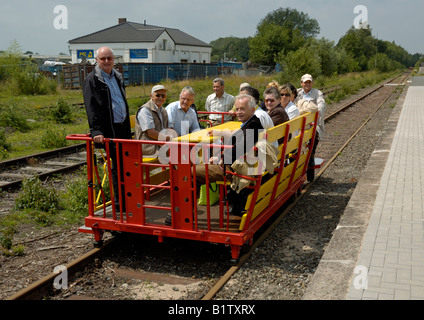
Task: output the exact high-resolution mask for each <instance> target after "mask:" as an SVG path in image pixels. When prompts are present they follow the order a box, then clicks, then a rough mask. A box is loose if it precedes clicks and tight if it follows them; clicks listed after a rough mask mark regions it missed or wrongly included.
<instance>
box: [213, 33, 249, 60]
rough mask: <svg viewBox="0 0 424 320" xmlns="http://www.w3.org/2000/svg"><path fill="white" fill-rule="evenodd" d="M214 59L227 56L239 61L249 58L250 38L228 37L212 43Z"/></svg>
mask: <svg viewBox="0 0 424 320" xmlns="http://www.w3.org/2000/svg"><path fill="white" fill-rule="evenodd" d="M210 45H211V46H212V61H220V60H221V59H222V58H223V57H224V53H225V56H226V57H227V58H229V59H237V60H238V61H247V60H249V38H237V37H226V38H219V39H217V40H214V41H212V42H211V43H210Z"/></svg>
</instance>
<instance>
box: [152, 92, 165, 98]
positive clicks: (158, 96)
mask: <svg viewBox="0 0 424 320" xmlns="http://www.w3.org/2000/svg"><path fill="white" fill-rule="evenodd" d="M155 96H156V98H166V94H165V93H155Z"/></svg>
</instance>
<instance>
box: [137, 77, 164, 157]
mask: <svg viewBox="0 0 424 320" xmlns="http://www.w3.org/2000/svg"><path fill="white" fill-rule="evenodd" d="M166 97H167V90H166V88H165V87H164V86H163V85H156V86H154V87H153V88H152V91H151V93H150V100H149V101H148V102H147V103H146V104H144V105H142V106H141V107H140V108H139V109H138V110H137V114H136V120H137V121H136V122H135V127H134V134H135V139H137V140H153V141H158V140H159V141H169V140H170V139H171V138H172V136H171V135H166V129H168V113H167V112H166V110H165V108H164V107H163V104H164V103H165V101H166ZM160 147H161V146H160V145H155V144H143V146H142V151H143V156H145V155H157V152H158V151H159V149H160Z"/></svg>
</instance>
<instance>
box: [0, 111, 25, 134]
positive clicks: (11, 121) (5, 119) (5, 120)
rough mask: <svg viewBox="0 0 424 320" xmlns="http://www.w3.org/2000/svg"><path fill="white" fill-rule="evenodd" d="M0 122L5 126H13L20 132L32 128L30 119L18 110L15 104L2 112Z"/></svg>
mask: <svg viewBox="0 0 424 320" xmlns="http://www.w3.org/2000/svg"><path fill="white" fill-rule="evenodd" d="M0 122H1V123H2V124H3V125H4V126H5V127H12V128H14V129H16V130H18V131H19V132H28V131H29V130H30V129H31V128H30V126H29V124H28V121H27V120H26V119H25V118H24V117H23V116H22V115H21V114H20V113H19V112H17V111H16V107H15V105H14V104H11V105H9V106H7V107H6V108H5V109H3V110H2V112H1V114H0Z"/></svg>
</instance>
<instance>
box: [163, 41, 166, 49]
mask: <svg viewBox="0 0 424 320" xmlns="http://www.w3.org/2000/svg"><path fill="white" fill-rule="evenodd" d="M163 50H166V39H163Z"/></svg>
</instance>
